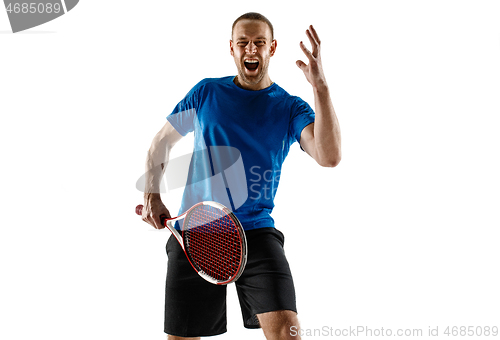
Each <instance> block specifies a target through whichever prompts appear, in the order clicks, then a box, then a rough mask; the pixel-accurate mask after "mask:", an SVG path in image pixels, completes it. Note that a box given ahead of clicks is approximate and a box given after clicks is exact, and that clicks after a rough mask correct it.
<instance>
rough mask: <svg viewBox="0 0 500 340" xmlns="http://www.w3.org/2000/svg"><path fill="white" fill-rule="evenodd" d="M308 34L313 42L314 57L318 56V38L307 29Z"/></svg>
mask: <svg viewBox="0 0 500 340" xmlns="http://www.w3.org/2000/svg"><path fill="white" fill-rule="evenodd" d="M306 35H307V38H309V42H310V43H311V46H312V55H313V56H314V57H317V56H318V49H319V45H318V43H317V42H316V40H315V39H314V37H313V35H312V33H311V31H309V30H307V31H306Z"/></svg>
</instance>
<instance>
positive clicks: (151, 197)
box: [144, 192, 161, 202]
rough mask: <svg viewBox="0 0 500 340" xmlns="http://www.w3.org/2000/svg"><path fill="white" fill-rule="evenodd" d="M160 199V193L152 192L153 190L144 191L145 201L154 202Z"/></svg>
mask: <svg viewBox="0 0 500 340" xmlns="http://www.w3.org/2000/svg"><path fill="white" fill-rule="evenodd" d="M156 200H160V201H161V196H160V194H159V193H152V192H145V193H144V201H145V202H152V201H156Z"/></svg>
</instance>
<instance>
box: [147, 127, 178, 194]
mask: <svg viewBox="0 0 500 340" xmlns="http://www.w3.org/2000/svg"><path fill="white" fill-rule="evenodd" d="M170 149H171V145H169V143H168V141H167V140H165V138H164V137H163V136H162V135H161V133H158V134H157V135H156V136H155V138H154V139H153V142H152V143H151V147H150V149H149V151H148V155H147V157H146V185H145V190H144V198H145V199H147V200H149V199H151V198H159V197H160V192H161V188H160V185H161V180H162V178H163V174H164V173H165V169H166V167H167V164H168V160H169V154H170Z"/></svg>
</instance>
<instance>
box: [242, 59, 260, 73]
mask: <svg viewBox="0 0 500 340" xmlns="http://www.w3.org/2000/svg"><path fill="white" fill-rule="evenodd" d="M244 64H245V67H246V69H247V70H249V71H255V70H256V69H257V68H258V67H259V61H258V60H247V61H245V62H244Z"/></svg>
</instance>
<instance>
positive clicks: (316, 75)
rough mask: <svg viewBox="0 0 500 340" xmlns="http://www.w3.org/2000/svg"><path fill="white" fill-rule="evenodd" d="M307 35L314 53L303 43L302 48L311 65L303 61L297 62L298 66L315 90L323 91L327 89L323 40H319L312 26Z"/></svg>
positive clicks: (301, 43)
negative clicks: (321, 51) (322, 54)
mask: <svg viewBox="0 0 500 340" xmlns="http://www.w3.org/2000/svg"><path fill="white" fill-rule="evenodd" d="M306 35H307V37H308V38H309V41H310V42H311V46H312V52H311V51H309V50H308V49H307V47H306V45H305V44H304V43H303V42H302V41H301V42H300V48H301V49H302V51H303V52H304V54H305V55H306V57H307V59H309V64H306V63H304V62H303V61H302V60H297V62H296V64H297V66H298V67H299V68H300V69H301V70H302V72H304V75H305V76H306V79H307V81H308V82H309V83H310V84H311V85H312V86H313V88H315V89H318V90H321V89H326V88H327V84H326V79H325V75H324V73H323V66H322V64H321V53H320V49H321V40H319V37H318V33H317V32H316V30H315V29H314V27H313V26H312V25H311V26H309V28H308V29H307V30H306Z"/></svg>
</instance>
